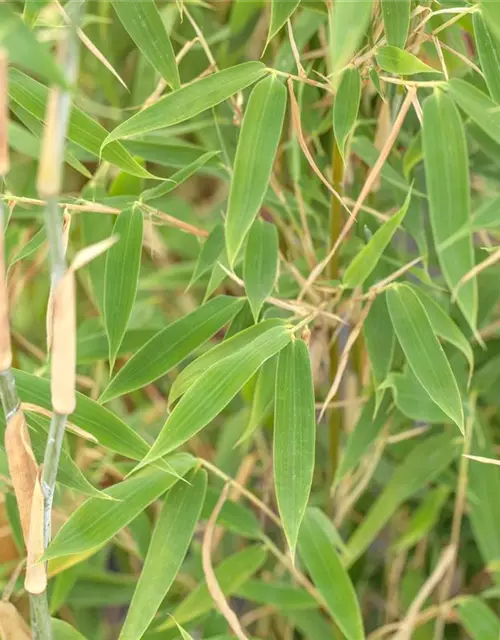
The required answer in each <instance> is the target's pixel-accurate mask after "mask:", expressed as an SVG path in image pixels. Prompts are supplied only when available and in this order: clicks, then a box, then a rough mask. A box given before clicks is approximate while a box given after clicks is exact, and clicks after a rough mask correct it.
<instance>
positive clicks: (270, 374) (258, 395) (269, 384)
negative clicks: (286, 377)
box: [238, 356, 278, 444]
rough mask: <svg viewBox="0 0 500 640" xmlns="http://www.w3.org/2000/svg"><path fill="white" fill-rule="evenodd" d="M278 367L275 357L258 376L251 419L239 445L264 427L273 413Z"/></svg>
mask: <svg viewBox="0 0 500 640" xmlns="http://www.w3.org/2000/svg"><path fill="white" fill-rule="evenodd" d="M277 365H278V357H277V356H274V357H273V358H270V359H269V360H267V361H266V362H264V364H263V365H262V367H261V368H260V371H259V373H258V374H257V382H256V383H255V390H254V394H253V399H252V409H251V411H250V417H249V419H248V424H247V426H246V428H245V431H244V432H243V435H242V436H241V438H240V439H239V441H238V444H241V443H243V442H245V440H247V439H248V438H249V437H250V436H251V435H252V433H253V432H254V431H255V429H257V428H258V427H260V426H262V425H263V423H264V421H265V420H267V418H269V416H270V415H271V413H272V410H273V404H274V390H275V388H276V370H277Z"/></svg>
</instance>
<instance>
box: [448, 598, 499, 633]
mask: <svg viewBox="0 0 500 640" xmlns="http://www.w3.org/2000/svg"><path fill="white" fill-rule="evenodd" d="M457 612H458V617H459V618H460V621H461V622H462V625H463V626H464V628H465V630H466V631H467V634H468V637H470V638H471V640H497V638H500V618H498V617H497V616H496V615H495V614H494V613H493V611H492V610H491V609H490V608H489V607H488V605H486V604H485V603H484V602H483V601H482V600H481V599H480V598H476V597H474V596H468V597H467V598H463V599H462V600H460V602H459V604H458V606H457Z"/></svg>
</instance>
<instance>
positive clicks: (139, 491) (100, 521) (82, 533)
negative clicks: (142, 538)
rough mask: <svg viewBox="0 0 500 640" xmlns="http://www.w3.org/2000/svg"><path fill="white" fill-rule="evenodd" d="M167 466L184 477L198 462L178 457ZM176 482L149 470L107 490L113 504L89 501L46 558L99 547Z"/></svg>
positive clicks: (79, 509)
mask: <svg viewBox="0 0 500 640" xmlns="http://www.w3.org/2000/svg"><path fill="white" fill-rule="evenodd" d="M168 462H169V464H170V465H171V467H172V469H173V470H174V471H175V473H177V474H180V475H181V476H183V475H185V474H186V473H187V472H188V471H189V469H190V468H191V467H192V466H193V464H194V462H195V459H194V458H193V457H192V456H189V455H187V454H179V455H176V456H173V457H172V458H170V459H169V461H168ZM176 482H178V477H177V476H174V475H172V474H169V473H165V471H163V470H159V469H147V470H145V471H143V472H142V473H140V474H137V475H135V476H133V477H131V478H128V479H127V480H123V481H122V482H119V483H118V484H115V485H113V486H112V487H111V488H110V489H106V490H105V493H106V494H107V495H108V496H110V497H111V498H113V500H99V499H97V498H90V499H89V500H87V501H86V502H84V503H83V504H82V505H81V506H80V507H78V509H77V510H76V511H75V512H74V513H73V514H72V515H71V516H70V518H69V519H68V520H66V522H65V523H64V525H63V526H62V527H61V529H60V530H59V531H58V533H57V535H56V537H55V538H54V540H53V541H52V542H51V544H50V546H49V548H48V549H47V551H46V553H45V556H44V557H45V558H46V559H50V558H58V557H59V556H68V555H71V554H74V553H82V552H83V551H88V550H89V549H94V548H96V547H100V546H101V545H103V544H104V543H106V542H107V541H108V540H110V539H111V538H112V537H113V536H114V535H116V534H117V533H118V532H119V531H120V530H121V529H123V527H126V526H127V524H128V523H129V522H131V521H132V520H133V519H134V518H135V517H136V516H138V515H139V513H141V512H142V511H143V510H144V509H145V508H146V507H147V506H148V505H149V504H151V502H154V500H156V499H157V498H159V497H160V496H161V495H162V494H163V493H165V491H167V490H168V489H170V488H171V487H172V486H173V485H174V484H175V483H176Z"/></svg>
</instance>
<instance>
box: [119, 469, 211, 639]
mask: <svg viewBox="0 0 500 640" xmlns="http://www.w3.org/2000/svg"><path fill="white" fill-rule="evenodd" d="M186 480H187V482H178V483H177V484H176V485H175V486H174V487H173V488H172V489H171V490H170V491H169V492H168V493H167V497H166V498H165V502H164V503H163V507H162V510H161V513H160V515H159V517H158V522H157V523H156V526H155V529H154V532H153V536H152V538H151V542H150V545H149V549H148V555H147V556H146V560H145V562H144V566H143V568H142V571H141V575H140V577H139V580H138V582H137V587H136V589H135V592H134V595H133V598H132V601H131V603H130V608H129V610H128V613H127V617H126V619H125V623H124V625H123V628H122V630H121V633H120V638H121V639H122V640H138V639H139V638H141V637H142V636H143V634H144V632H145V631H146V629H147V628H148V626H149V624H150V623H151V621H152V620H153V618H154V616H155V614H156V612H157V610H158V609H159V607H160V605H161V603H162V601H163V598H164V597H165V595H166V594H167V592H168V590H169V588H170V586H171V584H172V582H173V581H174V579H175V577H176V575H177V573H178V571H179V569H180V567H181V564H182V562H183V560H184V557H185V555H186V553H187V550H188V548H189V545H190V543H191V538H192V537H193V533H194V530H195V527H196V523H197V522H198V518H199V516H200V511H201V507H202V504H203V501H204V499H205V492H206V489H207V474H206V471H205V470H203V469H201V470H197V471H194V472H193V473H192V474H190V475H189V476H188V477H187V478H186Z"/></svg>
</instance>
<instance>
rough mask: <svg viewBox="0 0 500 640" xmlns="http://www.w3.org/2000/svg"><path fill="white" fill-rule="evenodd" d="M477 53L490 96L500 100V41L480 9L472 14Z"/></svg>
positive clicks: (497, 100)
mask: <svg viewBox="0 0 500 640" xmlns="http://www.w3.org/2000/svg"><path fill="white" fill-rule="evenodd" d="M472 21H473V24H474V36H475V39H476V46H477V53H478V55H479V60H480V62H481V69H482V71H483V73H484V77H485V80H486V84H487V85H488V91H489V92H490V96H491V97H492V98H493V100H495V101H496V102H500V67H499V65H500V42H499V41H498V38H497V37H496V36H495V35H493V34H492V33H491V31H490V29H489V28H488V25H487V24H486V22H485V21H484V18H483V16H482V15H481V13H480V12H479V11H476V12H475V13H474V14H473V15H472Z"/></svg>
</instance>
